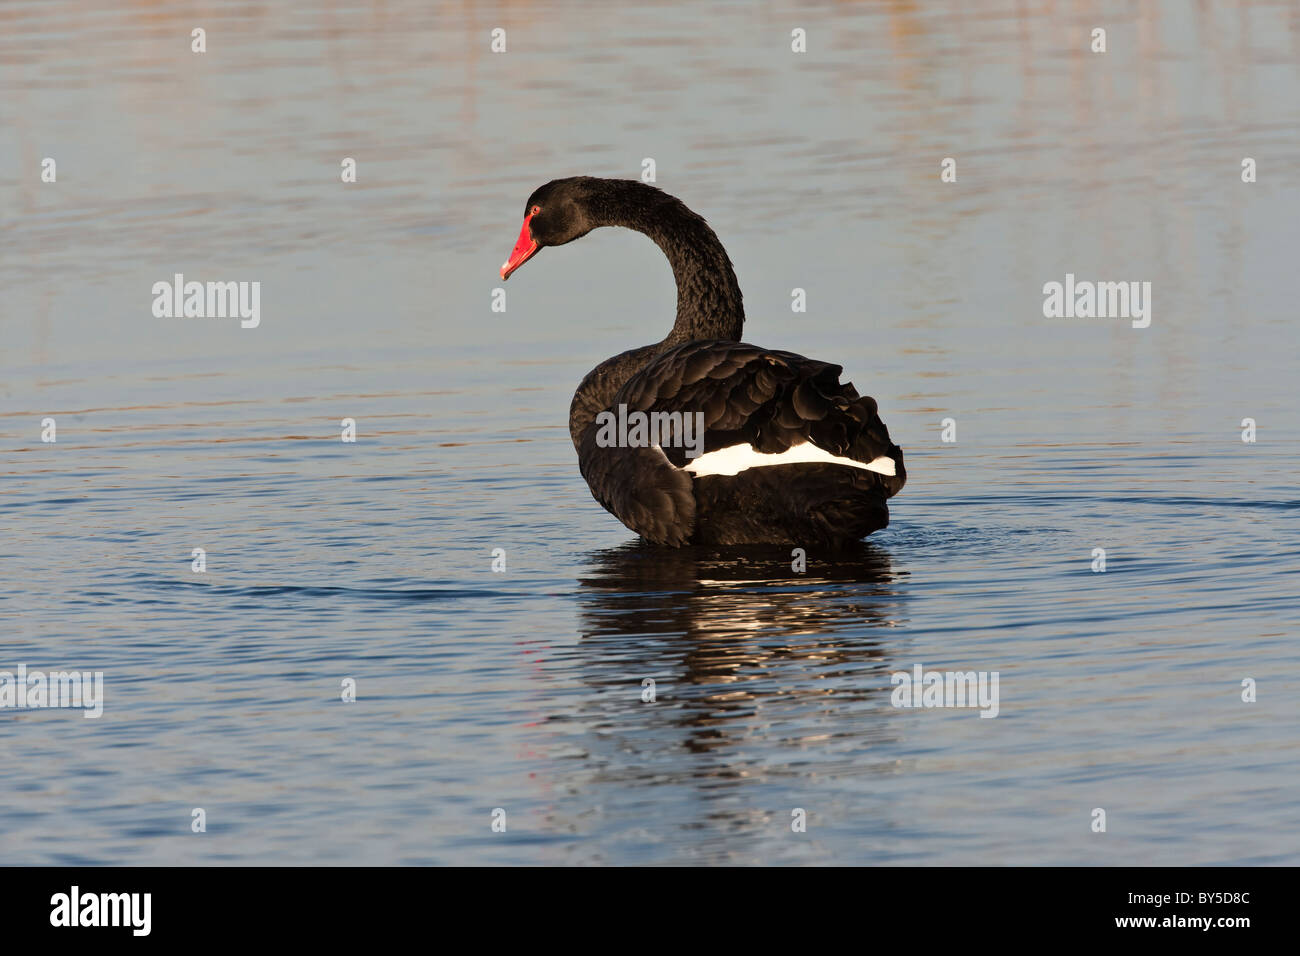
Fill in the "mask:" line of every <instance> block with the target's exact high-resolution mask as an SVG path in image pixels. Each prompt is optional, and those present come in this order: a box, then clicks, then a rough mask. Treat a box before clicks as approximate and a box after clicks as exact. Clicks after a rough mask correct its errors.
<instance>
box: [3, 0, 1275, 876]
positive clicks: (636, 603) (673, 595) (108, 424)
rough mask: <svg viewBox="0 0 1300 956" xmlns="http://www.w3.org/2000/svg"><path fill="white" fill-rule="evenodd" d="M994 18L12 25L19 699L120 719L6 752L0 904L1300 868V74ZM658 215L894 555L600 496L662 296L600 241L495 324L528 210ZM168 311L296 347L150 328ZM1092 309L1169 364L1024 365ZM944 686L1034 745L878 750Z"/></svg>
mask: <svg viewBox="0 0 1300 956" xmlns="http://www.w3.org/2000/svg"><path fill="white" fill-rule="evenodd" d="M969 6H970V5H967V4H962V3H959V2H956V0H953V2H951V3H942V2H936V3H933V4H925V5H922V4H909V3H897V4H866V3H863V4H847V3H846V4H824V5H819V6H816V7H814V8H811V9H799V8H798V7H796V6H793V5H791V6H784V5H762V6H761V7H757V8H755V7H752V6H751V5H747V4H735V3H716V4H695V5H689V6H682V5H651V4H645V5H635V6H628V7H626V8H624V9H621V10H619V11H617V12H599V13H597V12H593V10H592V9H591V8H590V7H588V6H586V5H580V4H553V3H540V4H511V5H504V6H501V7H493V6H491V5H477V4H476V5H459V4H457V5H451V4H435V5H425V4H416V3H386V4H381V5H374V6H373V7H372V6H370V5H364V4H328V3H323V4H292V5H290V4H283V5H276V4H259V3H249V4H239V5H232V6H230V7H229V8H227V7H225V6H222V7H214V8H213V9H212V10H211V11H210V12H209V11H202V12H199V11H193V10H187V9H183V8H181V9H178V8H177V7H176V6H173V5H155V4H144V3H141V4H119V5H115V9H112V10H106V9H103V8H101V6H100V5H97V4H88V3H59V2H53V0H41V2H39V3H38V2H18V3H9V4H6V5H5V6H4V7H3V8H0V82H3V88H4V91H5V95H4V97H3V98H0V283H2V284H3V289H4V297H3V302H2V303H0V316H2V318H3V329H2V330H0V331H2V333H3V334H2V336H0V349H2V350H3V351H2V352H0V370H2V372H0V447H3V455H4V458H3V467H2V469H0V531H2V532H3V536H2V537H0V610H2V611H3V616H4V620H5V621H6V622H7V625H8V626H7V627H6V628H5V629H4V634H3V636H2V637H0V670H6V669H8V670H13V669H15V668H16V667H17V666H18V665H19V664H26V665H27V666H28V667H29V668H31V669H38V668H50V669H62V668H77V669H82V670H102V671H103V672H104V675H105V677H104V679H105V697H106V699H105V703H104V713H103V716H102V717H101V718H99V719H98V720H87V719H83V718H82V717H81V716H80V715H79V714H78V713H76V712H75V711H68V710H24V711H15V710H12V709H7V710H0V754H3V756H4V759H3V760H0V862H4V863H119V862H120V863H259V864H262V863H465V862H471V863H474V862H477V863H507V862H529V863H595V862H604V863H667V862H678V863H680V862H712V863H719V862H725V863H771V862H780V863H811V862H835V863H926V864H930V863H955V864H970V863H1053V864H1060V863H1075V862H1078V863H1093V864H1104V863H1139V864H1146V863H1166V864H1180V863H1230V862H1248V863H1282V862H1286V863H1293V864H1294V863H1296V862H1298V861H1300V836H1298V835H1297V834H1300V806H1298V805H1297V801H1296V798H1295V790H1296V786H1297V783H1300V774H1298V773H1297V758H1298V757H1300V753H1298V750H1300V748H1298V747H1297V733H1296V729H1297V716H1300V708H1298V707H1297V704H1296V701H1297V695H1298V694H1300V652H1297V650H1296V645H1295V633H1296V627H1297V622H1298V620H1300V610H1298V608H1297V603H1298V602H1297V598H1296V594H1297V571H1300V534H1298V533H1297V531H1296V525H1295V517H1296V508H1297V495H1296V490H1295V477H1296V456H1295V448H1296V444H1295V443H1296V440H1297V438H1298V437H1300V429H1298V428H1297V420H1296V413H1295V394H1296V391H1295V370H1296V367H1297V360H1298V359H1300V345H1298V344H1297V343H1298V342H1300V337H1297V335H1296V333H1295V323H1296V318H1297V317H1296V307H1295V295H1294V285H1293V282H1292V278H1293V274H1294V261H1295V251H1296V248H1297V239H1300V236H1298V234H1297V233H1298V232H1300V227H1298V226H1297V223H1300V215H1297V213H1298V212H1300V208H1298V207H1300V202H1298V201H1297V195H1298V193H1297V183H1296V179H1295V170H1296V169H1297V168H1298V166H1297V161H1298V160H1300V133H1298V131H1300V125H1298V121H1300V96H1297V95H1296V94H1297V91H1298V90H1300V66H1298V64H1300V55H1298V54H1300V14H1297V12H1296V9H1297V8H1296V7H1295V5H1294V4H1291V3H1273V4H1269V3H1249V4H1248V3H1240V4H1214V3H1207V4H1197V5H1188V4H1183V3H1174V2H1169V3H1164V4H1155V3H1152V4H1142V5H1141V6H1140V8H1139V9H1138V10H1137V11H1134V9H1132V8H1131V7H1130V6H1129V5H1127V4H1121V3H1099V4H1095V5H1091V6H1088V7H1087V8H1085V9H1082V10H1080V9H1076V8H1075V7H1074V6H1073V5H1069V4H1053V3H1037V4H1021V3H1010V2H1006V3H1002V4H998V3H989V4H980V5H978V7H979V10H978V12H976V11H973V10H971V9H969ZM198 26H202V27H204V28H205V29H206V30H207V42H208V52H207V53H205V54H202V55H198V54H193V53H191V52H190V50H189V45H190V31H191V30H192V29H193V28H194V27H198ZM497 26H502V27H505V28H506V30H507V36H508V46H507V50H508V52H507V53H505V54H504V55H501V54H495V55H494V54H492V53H491V52H489V42H490V37H489V32H490V31H491V30H492V29H493V28H494V27H497ZM1094 26H1104V27H1106V28H1107V30H1108V52H1107V53H1105V54H1092V53H1090V52H1089V51H1088V44H1089V40H1088V37H1089V35H1090V31H1091V30H1092V28H1093V27H1094ZM795 27H802V28H804V29H806V30H807V34H808V44H809V52H808V53H806V54H802V55H798V54H793V53H791V52H790V31H791V30H792V29H793V28H795ZM345 156H350V157H353V158H355V159H356V160H357V164H358V182H357V183H355V184H350V185H343V184H342V183H341V182H340V181H339V164H340V161H341V160H342V158H343V157H345ZM948 156H951V157H954V158H955V159H956V161H957V171H958V178H957V182H956V183H947V184H944V183H940V182H939V176H938V173H939V163H940V160H941V159H943V158H944V157H948ZM45 157H52V158H54V159H56V161H57V182H56V183H53V184H48V183H42V182H41V180H40V166H41V160H42V159H43V158H45ZM647 157H649V158H653V159H654V160H655V163H656V168H657V175H658V183H659V185H661V186H663V187H664V188H666V189H668V190H669V191H670V192H673V193H676V194H678V195H680V196H681V197H682V198H683V199H684V200H685V201H686V202H687V203H688V204H690V205H691V206H693V207H694V208H696V209H697V210H699V211H700V212H702V213H703V214H705V215H706V216H707V217H708V218H709V219H710V221H711V222H712V223H713V225H714V226H715V228H716V229H717V230H718V232H719V234H720V235H721V237H722V239H723V241H724V242H725V243H726V244H727V247H728V250H729V251H730V253H731V256H732V258H733V260H734V261H735V263H736V266H737V272H738V275H739V278H740V281H741V284H742V287H743V288H744V291H745V296H746V304H747V307H748V312H749V317H750V318H749V323H748V325H747V329H746V338H747V340H749V341H753V342H757V343H760V344H764V345H769V346H771V347H775V348H787V349H792V350H795V351H800V352H804V353H806V354H809V355H813V356H816V357H821V358H831V359H833V360H834V361H837V362H841V363H843V365H844V367H845V370H846V372H845V374H846V377H848V378H851V379H852V380H853V381H854V382H855V383H856V384H857V386H858V387H859V389H860V390H861V391H863V392H864V393H869V394H872V395H874V396H875V397H876V398H877V399H878V401H879V402H880V407H881V411H882V414H883V416H884V418H885V420H886V421H887V422H888V424H889V426H890V429H891V433H892V435H893V437H894V438H895V440H896V441H898V443H899V444H900V445H902V446H903V448H904V449H905V451H906V454H907V463H908V474H909V481H908V484H907V487H906V488H905V489H904V491H903V492H902V494H901V495H900V496H899V497H898V498H896V499H895V500H894V502H893V508H892V513H893V523H892V524H891V526H890V527H889V528H888V529H887V530H886V531H884V532H881V533H880V534H878V535H874V536H872V537H871V538H870V539H868V541H867V542H865V543H864V544H863V545H862V547H861V549H860V550H858V551H855V552H852V553H850V554H848V555H844V556H840V557H837V558H833V559H832V558H831V557H830V556H828V555H819V554H816V553H812V554H809V555H808V567H807V571H806V572H805V573H796V572H794V571H793V570H792V569H791V558H790V555H789V553H788V552H787V551H786V550H784V549H778V550H775V551H773V550H771V549H759V550H740V551H728V552H712V551H691V550H686V551H681V552H666V551H658V550H654V549H649V548H645V547H642V546H640V545H638V544H637V543H636V541H635V540H634V539H633V538H632V536H631V535H630V534H629V533H628V532H626V531H625V530H624V529H623V528H622V526H621V525H619V524H618V523H617V522H616V521H615V520H614V519H613V518H612V517H610V516H609V515H607V514H606V513H605V512H604V511H602V510H601V509H600V507H599V506H598V505H597V504H596V503H595V502H594V501H593V500H592V499H591V497H590V495H589V493H588V492H587V489H586V487H585V485H584V483H583V481H582V479H581V478H580V476H579V475H578V473H577V466H576V461H575V459H574V454H573V450H572V447H571V445H570V443H569V438H568V434H567V429H566V423H567V413H568V403H569V398H570V396H571V394H572V390H573V388H574V387H575V386H576V384H577V382H578V381H579V380H580V378H581V377H582V375H583V374H584V373H585V372H586V371H587V370H588V369H589V368H590V367H591V366H593V365H595V364H596V363H597V362H598V361H599V360H601V359H603V358H605V357H607V356H609V355H612V354H614V353H615V352H618V351H621V350H623V349H625V348H629V347H631V346H634V345H639V344H643V343H645V342H648V341H652V340H655V339H658V338H660V337H662V335H663V334H664V333H665V331H666V329H667V326H668V324H669V322H670V320H671V316H672V311H673V292H672V280H671V276H670V274H669V272H668V269H667V268H666V265H665V264H664V262H663V260H662V257H661V256H660V254H659V253H658V252H657V251H656V250H655V249H654V247H653V246H651V245H650V244H649V243H648V242H647V241H646V240H645V239H644V238H642V237H640V236H637V235H635V234H632V233H624V232H619V231H614V230H603V231H600V232H597V233H594V234H592V235H591V236H590V237H588V238H586V239H584V240H583V241H582V242H581V243H577V244H574V245H571V246H567V247H565V248H563V249H555V250H548V251H547V252H546V253H545V254H543V255H541V256H539V257H537V259H536V261H534V262H531V263H529V264H528V265H527V266H526V267H525V268H524V269H522V270H521V271H520V272H519V274H518V275H517V276H516V277H515V278H514V279H512V281H511V282H510V283H509V285H508V287H507V292H508V299H507V304H508V308H507V311H506V312H505V313H494V312H493V311H492V310H491V301H492V290H493V289H495V288H497V287H498V286H500V284H501V283H500V282H499V280H498V278H497V276H496V271H495V270H496V268H497V266H498V265H499V263H500V262H501V260H502V259H503V258H504V256H505V254H506V253H507V252H508V251H509V248H510V246H511V245H512V244H513V241H514V238H515V235H516V234H517V230H518V225H519V216H520V213H521V210H522V207H523V203H524V200H525V199H526V198H527V196H528V194H529V193H530V192H531V191H532V189H533V188H535V187H536V186H537V185H539V184H540V183H542V182H544V181H546V180H548V179H550V178H553V177H556V176H563V175H572V174H575V173H592V174H596V175H608V176H628V177H635V176H638V175H639V174H640V171H641V164H642V160H643V159H645V158H647ZM1243 157H1252V158H1254V159H1255V160H1256V162H1257V164H1258V181H1257V182H1255V183H1253V184H1245V183H1243V182H1242V181H1241V177H1240V168H1241V160H1242V158H1243ZM176 272H182V273H185V274H186V276H187V278H193V279H199V280H209V279H213V280H215V279H221V280H225V279H231V280H249V281H251V280H257V281H260V282H261V283H262V322H261V325H260V326H259V327H258V328H257V329H248V330H244V329H240V328H239V324H238V321H237V320H180V319H156V318H154V317H153V315H152V314H151V310H150V306H151V302H152V296H151V294H150V288H151V286H152V284H153V283H154V282H156V281H159V280H169V279H170V278H171V276H172V275H173V274H174V273H176ZM1066 273H1074V274H1076V275H1078V276H1079V277H1081V278H1091V279H1100V280H1142V281H1150V282H1151V283H1152V285H1153V313H1152V323H1151V326H1150V327H1149V328H1147V329H1133V328H1131V327H1130V324H1129V323H1128V322H1126V321H1122V320H1103V319H1091V320H1088V319H1072V320H1065V319H1055V320H1054V319H1045V318H1044V317H1043V314H1042V298H1043V295H1042V286H1043V283H1045V282H1049V281H1061V280H1063V278H1064V276H1065V274H1066ZM795 287H799V288H804V289H806V290H807V298H808V311H807V312H806V313H803V314H795V313H792V312H791V310H790V301H791V298H790V297H791V289H793V288H795ZM47 416H48V417H53V418H55V420H56V422H57V439H58V440H57V442H56V443H54V444H49V443H43V442H42V441H41V429H42V425H41V420H42V419H43V418H45V417H47ZM1247 417H1249V418H1253V419H1255V420H1256V422H1257V423H1258V441H1257V442H1255V443H1253V444H1245V443H1243V442H1242V441H1241V438H1240V432H1241V427H1242V426H1241V421H1242V419H1243V418H1247ZM343 418H354V419H355V420H356V422H357V428H358V441H357V442H356V443H355V444H345V443H343V442H341V441H340V440H339V423H340V420H341V419H343ZM945 418H951V419H953V420H954V421H955V422H956V437H957V441H956V442H955V443H945V442H943V441H941V434H940V432H941V428H940V422H941V421H942V420H943V419H945ZM196 547H201V548H203V549H205V550H206V553H207V571H206V573H203V574H196V573H194V572H193V571H192V570H191V563H190V562H191V551H192V549H193V548H196ZM497 548H501V549H504V550H505V556H506V570H505V571H504V572H502V573H494V572H493V571H492V560H493V559H492V552H493V550H494V549H497ZM1095 548H1104V549H1105V550H1106V554H1107V568H1106V571H1105V573H1104V574H1103V573H1093V571H1092V570H1091V563H1092V560H1093V557H1092V555H1093V550H1094V549H1095ZM918 663H919V664H923V665H924V666H925V667H926V668H929V669H938V670H982V671H996V672H998V673H999V675H1000V712H999V715H998V717H997V718H996V719H992V720H984V719H980V718H979V717H978V716H977V712H976V711H973V710H956V709H953V710H942V709H928V710H927V709H922V710H909V709H900V708H895V707H893V706H891V701H890V690H891V684H890V674H892V673H894V672H896V671H910V670H911V669H912V667H913V666H914V665H916V664H918ZM349 677H350V678H353V679H354V680H355V681H356V685H357V694H358V700H357V701H356V702H355V703H350V704H349V703H343V702H342V701H341V700H340V687H341V682H342V681H343V680H344V679H345V678H349ZM647 678H650V679H653V680H654V681H655V682H656V691H657V699H656V701H655V702H654V703H645V702H643V701H642V699H641V694H642V682H643V680H645V679H647ZM1245 678H1253V679H1255V680H1256V681H1257V682H1258V700H1257V702H1255V703H1244V702H1243V701H1242V699H1241V693H1242V681H1243V679H1245ZM196 807H202V808H203V809H204V810H205V812H206V815H207V832H206V833H204V834H196V833H192V832H191V830H190V822H191V811H192V810H193V809H194V808H196ZM496 808H501V809H503V810H505V811H506V814H507V818H508V828H507V831H506V832H505V833H498V832H493V830H492V829H491V823H492V813H493V811H494V809H496ZM795 808H802V809H803V810H805V811H806V814H807V832H805V833H796V832H792V829H791V820H792V816H791V814H792V810H794V809H795ZM1094 808H1104V809H1105V810H1106V813H1107V832H1106V833H1105V834H1098V833H1093V832H1092V831H1091V829H1090V823H1091V820H1092V811H1093V809H1094Z"/></svg>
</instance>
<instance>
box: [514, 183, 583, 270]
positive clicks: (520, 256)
mask: <svg viewBox="0 0 1300 956" xmlns="http://www.w3.org/2000/svg"><path fill="white" fill-rule="evenodd" d="M601 182H604V180H599V179H593V178H592V177H590V176H574V177H571V178H569V179H553V180H551V181H550V182H549V183H547V184H546V185H545V186H541V187H539V188H538V189H537V190H536V191H534V193H533V194H532V195H531V196H529V197H528V202H527V203H525V204H524V224H523V226H522V227H521V228H520V230H519V239H518V240H517V241H516V242H515V247H514V249H513V250H512V251H511V253H510V258H509V259H507V260H506V261H505V262H504V263H502V265H501V278H502V279H508V278H510V274H511V273H512V272H514V271H515V270H516V269H518V268H519V267H520V266H522V265H523V264H524V263H525V262H527V261H528V260H529V259H531V258H532V257H533V256H535V255H536V254H537V253H538V252H540V251H541V250H542V249H543V248H545V247H546V246H562V245H564V244H565V243H566V242H573V240H574V239H581V238H582V237H583V236H585V235H586V234H587V233H589V232H591V230H592V229H595V228H596V226H598V225H600V224H601V222H600V219H599V217H598V216H597V215H596V213H597V211H598V210H597V208H596V207H597V206H598V198H599V190H598V188H597V185H596V184H598V183H601Z"/></svg>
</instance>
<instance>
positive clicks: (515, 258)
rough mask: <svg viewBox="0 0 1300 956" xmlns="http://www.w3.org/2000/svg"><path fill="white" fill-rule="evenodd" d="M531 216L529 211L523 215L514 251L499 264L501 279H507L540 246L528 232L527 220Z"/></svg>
mask: <svg viewBox="0 0 1300 956" xmlns="http://www.w3.org/2000/svg"><path fill="white" fill-rule="evenodd" d="M532 218H533V214H532V213H531V212H530V213H529V214H528V215H526V216H524V227H523V228H522V229H520V230H519V241H518V242H516V243H515V248H514V251H513V252H511V253H510V258H509V259H507V260H506V261H505V262H504V263H503V264H502V266H501V278H502V279H509V278H510V273H512V272H514V271H515V270H516V269H518V268H519V267H520V266H522V265H523V264H524V263H525V262H527V261H528V260H529V259H530V258H531V257H532V255H533V253H534V252H536V251H537V250H538V249H539V248H540V247H539V246H538V245H537V243H536V242H534V241H533V237H532V235H530V234H529V232H528V221H529V220H530V219H532Z"/></svg>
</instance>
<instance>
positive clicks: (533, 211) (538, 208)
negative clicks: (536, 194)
mask: <svg viewBox="0 0 1300 956" xmlns="http://www.w3.org/2000/svg"><path fill="white" fill-rule="evenodd" d="M541 211H542V207H541V206H534V207H533V208H532V209H530V210H528V215H530V216H536V215H537V214H538V213H539V212H541Z"/></svg>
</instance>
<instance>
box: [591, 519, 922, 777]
mask: <svg viewBox="0 0 1300 956" xmlns="http://www.w3.org/2000/svg"><path fill="white" fill-rule="evenodd" d="M791 562H792V558H791V553H790V551H789V550H788V549H783V548H771V547H755V548H729V549H725V550H715V549H710V548H684V549H680V550H669V549H662V548H651V547H647V546H645V545H642V544H640V543H633V544H629V545H625V546H623V547H619V548H613V549H610V550H603V551H597V552H593V553H592V555H591V556H590V559H589V564H588V566H587V568H586V570H585V571H584V573H583V574H582V575H581V576H580V581H581V583H582V585H583V588H584V590H583V591H582V592H581V593H580V594H579V602H580V605H581V622H582V623H581V630H582V644H581V658H582V661H583V677H584V680H585V681H586V683H587V684H588V685H590V686H591V687H593V688H595V689H597V690H598V691H599V690H602V689H603V690H608V691H613V692H614V695H613V696H612V697H611V696H610V695H608V694H599V693H598V694H595V695H593V696H592V698H591V702H592V706H593V707H595V708H597V709H598V710H600V711H601V712H602V716H603V717H604V718H606V719H607V720H613V721H616V722H618V723H619V724H627V723H628V722H629V721H631V722H633V723H640V722H641V721H645V720H648V721H650V722H651V723H652V724H653V727H651V728H649V729H648V732H647V734H646V735H645V737H644V739H643V741H642V743H644V745H645V746H646V747H647V748H648V749H649V750H651V751H654V750H663V749H665V747H666V746H667V747H669V748H677V747H684V748H686V749H687V750H688V751H692V752H695V753H712V754H713V755H714V757H715V758H717V759H714V760H711V761H709V762H707V763H706V764H704V765H700V764H690V765H688V773H687V776H692V777H700V776H701V775H703V776H709V777H717V776H745V775H749V774H753V773H755V772H758V771H760V770H761V771H773V770H779V769H780V767H781V766H782V765H786V764H787V762H792V761H793V760H794V759H795V758H794V756H792V754H791V750H790V748H791V747H793V748H794V749H795V750H801V749H802V748H803V747H804V745H807V744H810V743H812V742H814V741H824V740H827V739H829V738H831V737H839V738H846V739H847V738H872V737H876V736H877V735H878V734H879V731H880V720H879V719H875V720H866V721H846V719H845V718H846V714H847V712H848V711H850V710H853V709H861V710H863V711H875V710H878V709H879V708H881V707H888V676H887V673H886V671H887V666H888V660H889V658H890V656H891V655H890V653H889V645H888V644H887V643H886V640H885V632H884V631H883V630H882V629H884V628H891V627H897V626H900V625H901V624H903V623H904V620H903V615H902V610H901V607H900V605H901V603H902V597H901V595H900V593H899V592H898V590H896V589H895V587H894V581H895V579H896V577H897V574H896V572H894V571H893V569H892V567H891V565H890V560H889V555H888V553H887V552H885V551H883V550H881V549H880V548H879V547H877V546H875V545H871V544H865V543H864V544H860V545H858V546H856V547H854V548H852V549H850V550H847V551H842V552H839V553H838V554H836V555H835V556H834V557H833V558H821V557H819V556H818V555H816V554H813V555H809V557H808V569H807V571H806V572H805V573H796V572H794V571H793V570H792V569H791ZM899 633H901V632H899ZM646 678H651V679H653V680H654V681H655V690H656V696H657V701H656V709H655V710H654V711H650V710H648V709H646V708H639V707H632V708H629V707H628V706H627V702H628V700H629V694H628V688H629V685H632V686H633V687H636V688H638V692H639V686H640V684H641V682H642V681H643V680H644V679H646ZM664 705H667V708H668V709H669V710H670V711H671V717H669V718H668V719H667V720H665V715H664V714H663V713H662V709H663V707H664ZM651 713H653V715H654V716H653V717H652V716H650V714H651ZM832 718H833V722H831V719H832ZM665 726H667V727H672V728H675V729H676V732H674V733H671V734H667V735H665V734H664V730H665ZM625 729H627V728H625V727H623V726H620V727H619V730H620V731H623V730H625ZM828 731H832V732H828ZM757 732H761V733H763V734H765V735H766V734H771V735H772V739H774V740H779V741H781V742H782V743H783V744H785V745H786V746H784V747H782V748H781V750H779V751H777V752H776V753H768V754H767V756H766V757H765V758H764V762H763V764H762V765H761V766H755V765H752V764H749V765H747V763H746V758H744V757H742V756H740V755H739V754H738V753H727V752H728V751H732V750H733V748H737V747H739V745H741V744H742V742H743V741H744V740H745V739H747V738H749V737H750V736H751V735H752V734H753V733H757ZM666 738H667V739H666ZM841 743H842V741H841ZM636 745H637V744H636V740H635V738H633V737H625V738H623V739H622V746H623V747H624V748H625V749H626V748H627V747H628V746H636ZM842 750H843V748H842V746H838V745H837V746H834V747H831V748H828V749H827V750H826V751H825V754H824V755H826V756H831V755H833V754H835V753H837V752H838V753H839V755H840V756H843V754H842ZM679 752H680V751H679ZM724 758H725V759H724ZM798 759H800V760H801V761H803V762H807V761H809V760H816V759H818V756H816V755H813V754H809V753H800V754H799V755H798ZM859 769H861V768H860V767H859ZM674 776H675V775H674Z"/></svg>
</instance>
